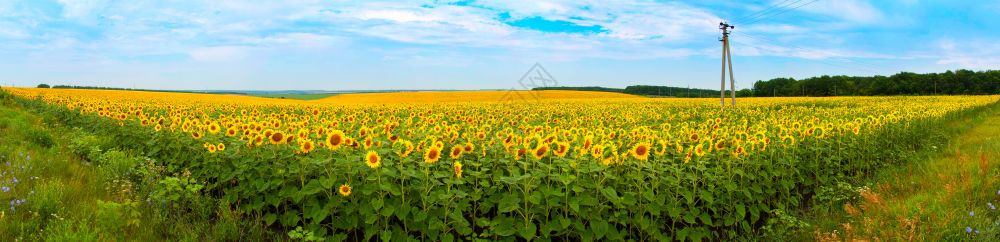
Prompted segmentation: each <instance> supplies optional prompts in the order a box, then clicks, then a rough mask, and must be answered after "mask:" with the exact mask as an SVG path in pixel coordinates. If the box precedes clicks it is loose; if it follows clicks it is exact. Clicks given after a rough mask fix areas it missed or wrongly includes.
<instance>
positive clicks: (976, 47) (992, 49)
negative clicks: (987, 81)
mask: <svg viewBox="0 0 1000 242" xmlns="http://www.w3.org/2000/svg"><path fill="white" fill-rule="evenodd" d="M937 46H938V49H940V50H941V53H942V54H941V55H940V56H938V57H937V59H938V60H937V64H940V65H949V66H957V67H958V68H965V69H975V70H991V69H996V68H997V67H1000V57H998V56H1000V44H997V43H996V42H993V41H981V40H966V41H964V42H956V41H955V40H952V39H942V40H939V41H938V42H937Z"/></svg>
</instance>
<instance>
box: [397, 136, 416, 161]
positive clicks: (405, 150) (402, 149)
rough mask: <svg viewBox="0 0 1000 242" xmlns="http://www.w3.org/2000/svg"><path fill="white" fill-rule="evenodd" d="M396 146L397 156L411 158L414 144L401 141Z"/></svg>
mask: <svg viewBox="0 0 1000 242" xmlns="http://www.w3.org/2000/svg"><path fill="white" fill-rule="evenodd" d="M396 145H397V147H398V150H397V151H396V154H398V155H399V156H400V157H407V156H410V153H412V152H413V142H410V141H409V140H400V141H399V142H397V143H396Z"/></svg>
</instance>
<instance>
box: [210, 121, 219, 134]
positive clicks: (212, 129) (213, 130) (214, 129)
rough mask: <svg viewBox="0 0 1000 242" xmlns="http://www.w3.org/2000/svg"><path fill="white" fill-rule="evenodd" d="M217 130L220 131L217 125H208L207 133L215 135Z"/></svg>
mask: <svg viewBox="0 0 1000 242" xmlns="http://www.w3.org/2000/svg"><path fill="white" fill-rule="evenodd" d="M219 130H222V129H221V128H219V124H217V123H212V124H210V125H208V132H209V133H212V134H217V133H219Z"/></svg>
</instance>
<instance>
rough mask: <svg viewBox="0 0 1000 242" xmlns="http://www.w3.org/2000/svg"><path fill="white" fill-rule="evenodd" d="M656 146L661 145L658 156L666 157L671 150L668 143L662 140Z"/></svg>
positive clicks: (657, 152) (657, 151)
mask: <svg viewBox="0 0 1000 242" xmlns="http://www.w3.org/2000/svg"><path fill="white" fill-rule="evenodd" d="M656 144H658V145H660V148H659V149H657V150H656V155H664V154H666V153H667V150H668V149H670V148H669V147H667V142H666V141H662V140H661V141H658V142H656Z"/></svg>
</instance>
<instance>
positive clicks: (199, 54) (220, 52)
mask: <svg viewBox="0 0 1000 242" xmlns="http://www.w3.org/2000/svg"><path fill="white" fill-rule="evenodd" d="M188 54H189V55H190V57H191V59H192V60H195V61H204V62H225V61H234V60H239V59H242V58H246V57H247V56H248V55H249V53H248V49H247V48H246V47H242V46H215V47H203V48H196V49H193V50H191V52H190V53H188Z"/></svg>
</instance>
